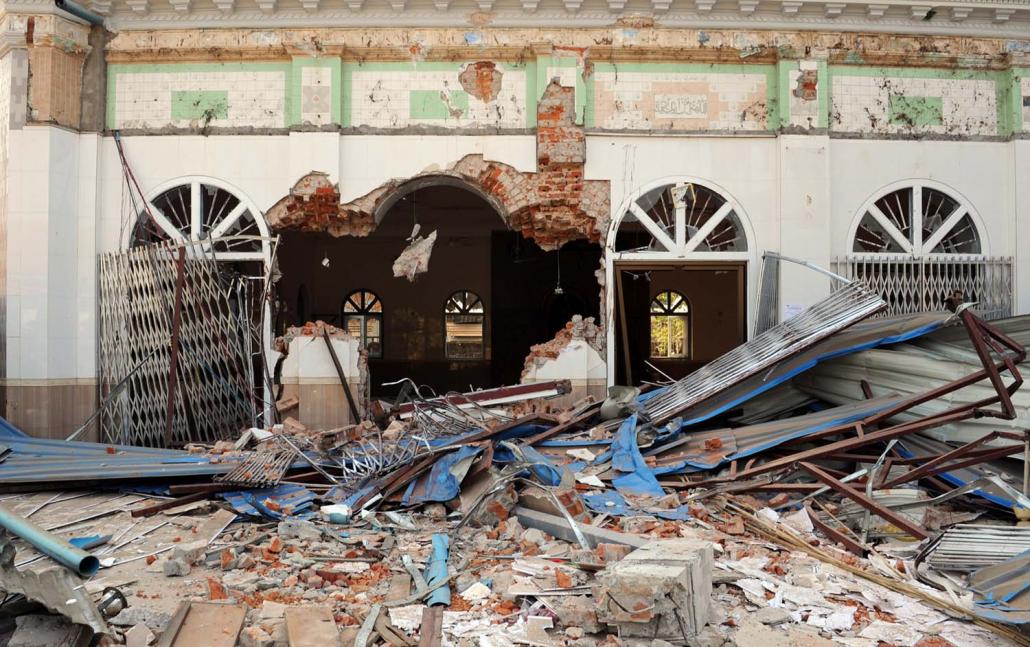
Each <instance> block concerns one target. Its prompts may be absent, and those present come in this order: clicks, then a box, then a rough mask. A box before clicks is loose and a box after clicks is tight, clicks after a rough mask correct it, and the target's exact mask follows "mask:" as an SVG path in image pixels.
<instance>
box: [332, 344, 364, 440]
mask: <svg viewBox="0 0 1030 647" xmlns="http://www.w3.org/2000/svg"><path fill="white" fill-rule="evenodd" d="M322 339H324V340H325V347H326V348H328V349H329V357H330V358H331V359H332V360H333V366H334V367H335V368H336V377H337V378H339V380H340V386H342V387H343V394H344V395H345V396H346V397H347V408H348V409H350V415H351V424H355V425H356V424H358V423H359V422H361V414H360V413H358V405H357V404H355V403H354V396H353V395H352V394H351V392H350V384H348V383H347V374H346V373H344V371H343V366H341V365H340V358H339V356H337V354H336V349H335V348H333V340H332V338H331V337H330V336H329V329H328V328H327V327H325V326H323V327H322Z"/></svg>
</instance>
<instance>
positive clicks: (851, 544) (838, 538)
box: [805, 504, 866, 557]
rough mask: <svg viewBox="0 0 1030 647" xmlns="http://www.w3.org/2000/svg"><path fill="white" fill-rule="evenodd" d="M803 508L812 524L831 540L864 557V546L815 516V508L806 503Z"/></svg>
mask: <svg viewBox="0 0 1030 647" xmlns="http://www.w3.org/2000/svg"><path fill="white" fill-rule="evenodd" d="M805 510H806V511H807V512H808V518H809V519H811V520H812V525H813V526H815V527H816V529H817V530H819V531H820V532H822V533H823V534H824V535H826V536H827V537H829V538H830V539H831V540H832V541H835V542H837V543H838V544H841V545H843V546H844V547H845V548H847V549H848V551H849V552H852V553H854V554H856V555H858V556H859V557H865V553H866V550H865V546H863V545H862V544H860V543H858V542H857V541H855V540H854V539H853V538H852V537H849V536H848V535H847V534H846V533H843V532H841V531H839V530H837V529H836V528H834V527H833V526H831V525H830V524H828V523H826V522H825V521H823V520H822V519H820V518H819V517H817V516H816V514H815V510H813V509H812V507H811V506H809V505H808V504H805Z"/></svg>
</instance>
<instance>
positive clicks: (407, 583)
mask: <svg viewBox="0 0 1030 647" xmlns="http://www.w3.org/2000/svg"><path fill="white" fill-rule="evenodd" d="M409 595H411V575H409V574H407V573H397V574H396V575H394V576H393V578H392V579H391V580H390V590H389V591H387V592H386V601H387V602H393V601H395V600H403V599H404V598H406V597H408V596H409Z"/></svg>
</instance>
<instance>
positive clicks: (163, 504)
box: [130, 492, 208, 517]
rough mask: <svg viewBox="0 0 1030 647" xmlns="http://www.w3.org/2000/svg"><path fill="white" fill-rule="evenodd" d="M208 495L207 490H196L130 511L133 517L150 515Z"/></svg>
mask: <svg viewBox="0 0 1030 647" xmlns="http://www.w3.org/2000/svg"><path fill="white" fill-rule="evenodd" d="M207 497H208V493H207V492H197V493H196V494H190V495H189V496H184V497H179V498H178V499H168V500H167V501H160V502H158V503H152V504H150V505H148V506H143V507H142V508H135V509H133V510H131V511H130V514H132V516H133V517H151V516H153V515H155V514H157V513H158V512H161V511H162V510H171V509H172V508H178V507H179V506H182V505H185V504H187V503H193V502H194V501H201V500H203V499H206V498H207Z"/></svg>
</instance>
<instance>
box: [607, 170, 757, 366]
mask: <svg viewBox="0 0 1030 647" xmlns="http://www.w3.org/2000/svg"><path fill="white" fill-rule="evenodd" d="M757 253H758V250H757V245H756V244H755V237H754V232H753V231H752V230H751V222H750V220H749V219H748V217H747V214H746V213H745V212H744V210H743V208H742V207H741V206H740V204H739V203H738V202H737V201H736V200H735V199H734V198H733V196H732V195H730V193H729V192H728V191H726V190H724V189H723V188H721V187H719V186H718V185H716V184H715V183H713V182H709V181H707V180H702V179H700V178H695V177H691V176H686V175H678V176H672V177H666V178H662V179H660V180H656V181H654V182H651V183H650V184H646V185H644V186H643V187H642V188H640V189H639V190H637V191H636V192H634V193H632V194H630V195H629V196H628V197H627V198H626V199H625V201H624V202H623V203H622V206H621V207H620V209H619V210H618V211H616V212H615V215H614V217H613V219H612V222H611V223H610V225H609V227H608V233H607V238H606V239H605V250H604V254H605V261H604V262H605V285H606V286H609V289H607V290H606V291H605V328H606V331H607V344H606V345H607V365H608V366H607V370H608V384H614V383H615V364H616V359H615V330H616V325H615V323H616V316H615V290H614V286H615V266H616V264H617V263H619V262H624V261H648V262H657V263H664V262H670V263H674V262H682V261H737V262H741V261H742V262H744V263H746V264H747V283H746V293H747V299H746V301H747V303H748V304H750V303H752V302H753V301H754V298H753V297H754V293H755V289H756V281H755V278H756V277H755V275H756V274H757V272H755V271H754V268H755V266H756V265H757ZM745 311H746V313H747V318H748V321H746V322H745V330H751V329H752V327H753V319H754V308H751V307H747V308H745Z"/></svg>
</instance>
